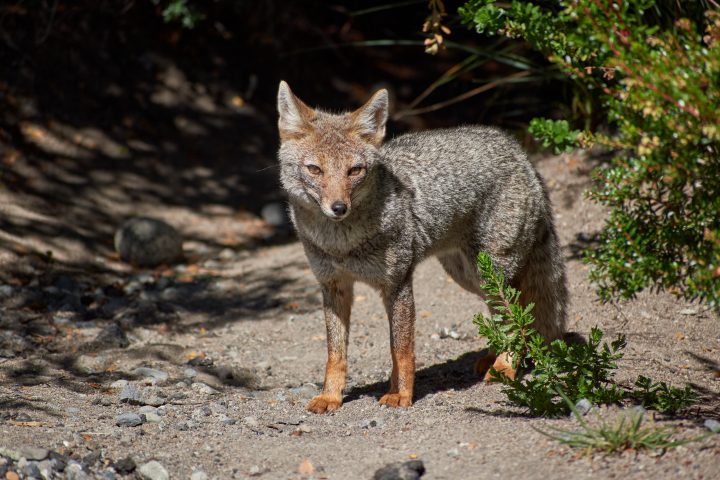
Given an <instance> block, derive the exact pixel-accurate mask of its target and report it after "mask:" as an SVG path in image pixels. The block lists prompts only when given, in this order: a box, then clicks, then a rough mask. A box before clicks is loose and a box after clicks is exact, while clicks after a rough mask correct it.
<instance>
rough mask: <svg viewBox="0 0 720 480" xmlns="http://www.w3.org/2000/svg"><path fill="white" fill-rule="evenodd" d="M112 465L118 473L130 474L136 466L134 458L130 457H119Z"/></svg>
mask: <svg viewBox="0 0 720 480" xmlns="http://www.w3.org/2000/svg"><path fill="white" fill-rule="evenodd" d="M112 466H113V468H114V469H115V471H116V472H117V473H119V474H120V475H130V474H131V473H132V472H134V471H135V468H137V465H135V460H133V459H132V458H131V457H125V458H121V459H120V460H118V461H116V462H113V464H112Z"/></svg>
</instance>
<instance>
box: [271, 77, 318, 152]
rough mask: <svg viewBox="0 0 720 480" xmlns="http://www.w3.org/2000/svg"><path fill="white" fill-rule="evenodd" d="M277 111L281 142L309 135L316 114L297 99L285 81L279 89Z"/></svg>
mask: <svg viewBox="0 0 720 480" xmlns="http://www.w3.org/2000/svg"><path fill="white" fill-rule="evenodd" d="M277 109H278V114H279V118H278V130H279V131H280V140H288V139H290V138H298V137H302V136H304V135H306V134H307V133H308V131H309V130H310V120H312V118H313V116H314V114H315V112H314V110H313V109H312V108H310V107H308V106H307V105H305V104H304V103H303V102H302V100H300V99H299V98H297V97H296V96H295V95H294V94H293V93H292V90H290V86H288V84H287V83H286V82H284V81H281V82H280V87H279V88H278V97H277Z"/></svg>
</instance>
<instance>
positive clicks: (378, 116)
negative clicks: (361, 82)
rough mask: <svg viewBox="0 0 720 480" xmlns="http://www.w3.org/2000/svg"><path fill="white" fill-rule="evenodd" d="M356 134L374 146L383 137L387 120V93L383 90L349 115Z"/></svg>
mask: <svg viewBox="0 0 720 480" xmlns="http://www.w3.org/2000/svg"><path fill="white" fill-rule="evenodd" d="M350 115H351V116H352V119H353V125H354V127H355V129H356V131H357V133H358V134H360V135H361V136H362V137H364V138H366V139H367V140H368V141H369V142H370V143H372V144H373V145H375V146H380V144H381V143H382V140H383V138H384V137H385V124H386V123H387V118H388V92H387V90H385V89H384V88H383V89H382V90H378V91H377V92H375V95H373V96H372V98H371V99H370V100H368V102H367V103H366V104H365V105H363V106H362V107H360V109H358V110H356V111H354V112H352V113H351V114H350Z"/></svg>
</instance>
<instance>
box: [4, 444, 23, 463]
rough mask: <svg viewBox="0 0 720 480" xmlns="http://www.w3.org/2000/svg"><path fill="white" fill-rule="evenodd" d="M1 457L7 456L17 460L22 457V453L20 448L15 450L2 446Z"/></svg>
mask: <svg viewBox="0 0 720 480" xmlns="http://www.w3.org/2000/svg"><path fill="white" fill-rule="evenodd" d="M0 457H7V458H9V459H10V460H14V461H16V462H17V461H18V460H20V458H22V454H21V453H20V450H15V449H14V448H7V447H0Z"/></svg>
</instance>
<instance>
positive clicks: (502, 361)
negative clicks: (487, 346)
mask: <svg viewBox="0 0 720 480" xmlns="http://www.w3.org/2000/svg"><path fill="white" fill-rule="evenodd" d="M490 367H494V368H495V370H497V371H498V372H501V373H504V374H505V376H507V377H508V378H510V379H511V380H514V379H515V376H516V375H517V369H514V368H513V366H512V356H511V355H510V354H509V353H507V352H502V353H501V354H500V355H495V354H493V353H490V352H488V354H487V355H485V356H484V357H481V358H479V359H478V361H477V362H476V363H475V372H477V373H478V374H480V375H482V374H484V377H483V379H484V380H485V382H491V381H492V380H493V377H492V375H491V374H490Z"/></svg>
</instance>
